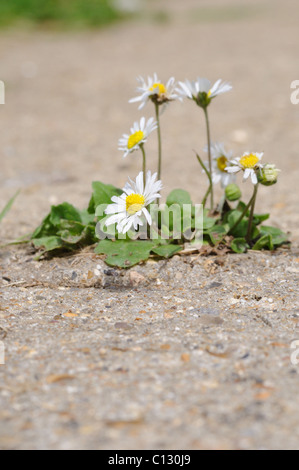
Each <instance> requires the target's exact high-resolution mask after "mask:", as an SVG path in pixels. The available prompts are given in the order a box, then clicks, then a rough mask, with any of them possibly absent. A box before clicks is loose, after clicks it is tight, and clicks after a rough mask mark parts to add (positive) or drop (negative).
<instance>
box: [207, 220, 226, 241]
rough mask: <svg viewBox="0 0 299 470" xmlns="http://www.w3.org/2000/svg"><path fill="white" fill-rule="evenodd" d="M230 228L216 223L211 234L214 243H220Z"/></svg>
mask: <svg viewBox="0 0 299 470" xmlns="http://www.w3.org/2000/svg"><path fill="white" fill-rule="evenodd" d="M227 232H228V230H227V229H226V228H225V227H224V226H223V225H215V227H213V228H212V229H211V230H210V231H209V236H210V238H211V242H212V243H213V245H217V244H218V243H220V242H221V241H222V240H223V238H224V237H225V236H226V235H227Z"/></svg>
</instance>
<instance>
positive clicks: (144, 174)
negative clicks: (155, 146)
mask: <svg viewBox="0 0 299 470" xmlns="http://www.w3.org/2000/svg"><path fill="white" fill-rule="evenodd" d="M140 148H141V152H142V158H143V162H142V171H143V185H144V188H145V185H146V155H145V150H144V145H140Z"/></svg>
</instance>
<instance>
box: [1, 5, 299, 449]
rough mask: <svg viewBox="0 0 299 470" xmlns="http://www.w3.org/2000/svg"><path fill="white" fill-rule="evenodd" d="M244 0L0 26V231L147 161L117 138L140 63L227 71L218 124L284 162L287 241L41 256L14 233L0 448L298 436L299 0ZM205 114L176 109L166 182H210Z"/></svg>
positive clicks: (80, 197) (35, 220) (8, 258)
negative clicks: (95, 24) (119, 257)
mask: <svg viewBox="0 0 299 470" xmlns="http://www.w3.org/2000/svg"><path fill="white" fill-rule="evenodd" d="M239 4H240V2H237V1H231V2H223V1H222V2H220V1H219V0H218V1H216V0H213V1H209V2H200V7H199V6H198V2H196V1H195V0H194V1H191V0H186V1H184V2H181V1H178V0H171V1H166V0H163V1H160V2H152V3H151V4H150V6H148V9H147V15H146V16H145V17H144V18H143V19H142V20H140V21H139V22H129V23H124V24H122V25H117V26H114V27H112V28H109V29H106V30H103V31H101V32H73V33H70V32H68V33H61V32H60V33H57V32H56V33H55V32H42V31H40V32H24V31H23V32H20V31H9V32H2V33H1V47H0V50H1V57H2V58H1V74H2V75H1V77H0V78H1V79H2V80H4V81H5V83H6V105H5V107H4V106H2V107H1V114H2V124H1V131H0V132H1V134H0V135H1V150H0V154H1V175H0V185H1V195H0V207H1V206H3V205H4V203H5V201H7V199H8V198H9V197H10V196H11V195H12V193H13V192H14V191H15V190H16V189H18V188H21V189H22V193H21V195H20V196H19V198H18V200H17V201H16V203H15V205H14V207H13V210H12V211H11V212H10V214H9V215H8V216H7V217H6V219H5V220H4V221H3V222H2V224H1V227H0V239H1V241H2V242H5V241H9V240H12V239H14V238H16V237H18V236H21V235H24V234H26V233H28V232H30V231H32V230H33V229H34V228H35V226H36V225H38V224H39V222H40V221H41V219H42V218H43V217H44V216H45V214H46V213H47V212H48V210H49V206H50V204H56V203H59V202H62V201H64V200H67V201H69V202H71V203H73V204H75V205H78V206H79V207H82V208H83V207H84V206H86V204H87V202H88V199H89V196H90V183H91V181H92V180H95V179H100V180H103V181H105V182H111V183H113V184H115V185H119V186H123V184H124V183H125V181H126V179H127V176H128V175H130V176H131V177H134V176H135V174H136V173H137V171H138V170H139V167H140V160H139V159H138V156H137V154H136V156H135V155H134V156H133V157H132V158H127V159H126V160H121V157H120V153H119V152H118V151H117V140H118V138H119V137H120V136H121V135H122V134H123V133H124V132H127V130H128V129H129V127H130V126H131V124H132V122H133V121H134V120H136V119H138V118H139V116H140V113H138V111H137V109H136V106H134V105H129V104H128V103H127V101H128V99H129V98H131V97H133V96H134V95H135V82H134V79H135V76H137V75H139V74H144V75H146V74H152V73H153V72H157V73H159V75H161V77H163V78H164V77H165V78H166V79H167V78H168V77H169V76H170V75H172V74H173V75H175V76H176V78H177V79H182V80H183V79H185V78H187V77H189V78H195V77H196V76H197V75H206V76H210V77H211V78H212V79H215V80H216V79H217V78H218V77H221V78H223V79H225V80H229V81H231V82H232V83H233V85H234V92H233V93H231V94H229V95H228V94H227V95H225V96H223V97H221V98H219V99H217V103H216V101H215V104H213V114H212V116H211V121H212V131H213V135H214V134H215V136H217V140H222V141H224V142H225V143H226V144H227V146H228V147H232V148H233V149H234V151H235V153H236V154H238V153H240V152H243V151H246V150H248V149H252V150H254V151H255V150H256V151H265V158H266V159H268V160H269V161H271V162H274V163H276V165H277V166H278V167H279V168H281V169H282V170H283V171H282V173H281V178H280V182H279V184H278V185H277V186H275V187H273V188H264V189H263V190H262V197H261V198H260V201H259V209H260V210H261V211H262V212H266V211H271V214H272V217H271V223H272V224H273V225H276V226H279V227H280V228H282V229H283V230H289V231H291V239H292V242H293V243H292V247H291V248H287V247H286V248H283V249H280V250H278V251H277V252H276V253H274V254H272V253H266V252H262V253H257V252H249V253H248V254H246V255H225V256H209V257H203V256H197V255H193V256H175V257H174V258H173V259H171V260H169V261H158V260H156V259H151V260H150V261H149V262H148V263H147V264H145V265H140V266H137V267H135V268H132V269H131V270H126V271H120V270H117V269H111V268H109V267H107V265H105V263H104V260H103V257H99V256H96V255H95V254H94V253H93V251H92V249H87V250H84V251H82V252H80V253H79V254H76V255H72V256H65V257H62V258H54V259H51V260H45V261H41V262H37V261H34V254H33V252H32V249H31V248H30V247H29V246H20V247H6V248H2V249H1V252H0V267H1V276H0V288H1V293H0V341H1V342H2V344H3V345H4V346H5V364H4V365H0V423H1V424H0V448H1V449H140V450H142V449H182V450H184V449H282V448H285V449H298V447H299V414H298V387H299V366H298V365H297V361H296V359H297V353H296V350H295V349H292V348H291V345H292V342H293V341H298V340H299V330H298V328H299V298H298V279H299V229H298V184H297V179H298V145H297V142H298V124H299V105H298V106H295V105H292V104H291V102H290V93H291V90H290V83H291V82H292V81H293V80H295V79H298V78H299V77H298V69H297V63H298V61H297V57H298V48H299V40H298V25H297V19H296V18H298V12H299V6H298V2H295V1H292V0H286V1H285V2H283V5H281V4H280V2H273V1H260V2H256V1H252V2H250V3H248V5H247V6H246V5H245V6H242V7H241V6H240V5H239ZM214 7H215V9H214ZM217 8H218V9H217ZM219 8H220V13H219ZM161 11H164V12H165V13H166V14H167V18H166V15H161ZM157 12H158V13H159V12H160V13H159V15H157ZM217 12H218V13H217ZM153 18H156V19H157V18H160V20H161V19H163V18H164V22H163V23H161V22H157V21H154V20H153ZM151 111H152V110H151V109H150V107H149V106H148V107H147V108H146V113H147V115H148V116H150V114H151ZM201 118H202V116H201V114H200V113H199V112H198V110H197V109H196V108H195V107H193V106H192V104H191V103H185V104H184V105H181V104H179V103H172V105H171V106H169V108H168V109H167V110H166V112H165V114H164V115H163V133H164V135H165V140H164V155H165V160H164V171H163V173H164V178H163V181H164V185H165V192H164V196H165V194H166V193H167V191H169V190H170V189H172V188H174V187H183V188H185V189H189V190H190V192H191V193H192V196H193V198H194V199H196V198H198V197H199V196H198V194H199V195H200V194H202V188H201V186H202V183H203V182H204V180H203V176H202V175H201V171H200V169H197V166H196V160H195V159H194V156H193V154H192V149H198V151H200V149H201V148H202V147H203V146H204V144H205V138H204V126H203V120H202V121H201ZM148 148H149V152H151V154H152V155H153V156H152V158H153V160H152V161H151V166H152V168H153V169H154V167H155V165H156V160H155V159H156V157H155V155H156V153H155V151H156V149H155V142H154V140H153V142H152V143H149V147H148ZM242 189H243V191H244V196H245V197H246V196H247V195H249V192H248V191H249V190H250V189H251V188H250V184H249V183H248V184H246V185H244V186H242ZM0 344H1V343H0ZM292 354H293V361H292V360H291V356H292ZM298 357H299V354H298Z"/></svg>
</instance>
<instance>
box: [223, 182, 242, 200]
mask: <svg viewBox="0 0 299 470" xmlns="http://www.w3.org/2000/svg"><path fill="white" fill-rule="evenodd" d="M225 196H226V199H227V200H228V201H232V202H233V201H238V200H239V199H241V197H242V192H241V190H240V188H239V186H238V185H236V184H229V185H228V186H226V188H225Z"/></svg>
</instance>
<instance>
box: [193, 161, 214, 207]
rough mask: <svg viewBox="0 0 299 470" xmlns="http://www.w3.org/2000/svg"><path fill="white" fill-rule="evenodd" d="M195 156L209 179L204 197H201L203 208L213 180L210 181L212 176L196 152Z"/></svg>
mask: <svg viewBox="0 0 299 470" xmlns="http://www.w3.org/2000/svg"><path fill="white" fill-rule="evenodd" d="M196 157H197V160H198V161H199V163H200V165H201V167H202V168H203V170H204V171H205V173H206V175H207V177H208V179H209V182H210V186H209V189H208V191H207V192H206V194H205V197H204V198H203V201H202V205H203V207H204V209H205V207H206V203H207V200H208V197H209V194H210V192H211V191H212V189H213V181H212V176H211V173H210V172H209V171H208V169H207V167H206V166H205V164H204V162H203V161H202V159H201V158H200V156H199V155H198V154H196Z"/></svg>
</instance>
